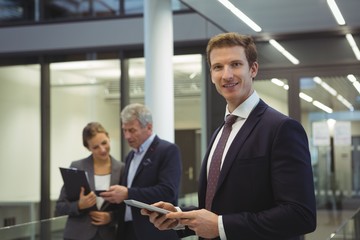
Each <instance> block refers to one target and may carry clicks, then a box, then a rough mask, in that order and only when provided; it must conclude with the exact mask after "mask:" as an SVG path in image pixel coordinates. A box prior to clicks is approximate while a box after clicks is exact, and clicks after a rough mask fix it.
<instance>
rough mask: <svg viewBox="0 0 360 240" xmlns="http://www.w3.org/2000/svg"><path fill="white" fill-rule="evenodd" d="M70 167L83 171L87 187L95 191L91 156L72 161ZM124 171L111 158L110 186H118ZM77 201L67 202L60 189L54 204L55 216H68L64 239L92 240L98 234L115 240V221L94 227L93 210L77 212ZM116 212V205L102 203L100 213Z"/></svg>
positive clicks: (63, 190) (119, 163) (103, 237)
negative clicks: (91, 216) (86, 176)
mask: <svg viewBox="0 0 360 240" xmlns="http://www.w3.org/2000/svg"><path fill="white" fill-rule="evenodd" d="M70 167H72V168H77V169H81V170H85V171H86V172H87V174H88V180H89V185H90V188H91V190H92V191H95V180H94V161H93V157H92V155H90V156H89V157H87V158H85V159H82V160H78V161H74V162H72V163H71V165H70ZM123 171H124V164H123V163H121V162H120V161H117V160H115V159H114V158H113V157H111V179H110V186H111V185H116V184H119V181H120V178H121V174H122V172H123ZM77 204H78V201H71V202H70V201H68V200H67V197H66V193H65V189H64V186H63V187H62V188H61V192H60V196H59V199H58V200H57V202H56V213H55V215H57V216H60V215H68V219H67V222H66V226H65V229H64V238H65V239H77V240H85V239H92V238H93V237H94V236H95V234H96V233H97V232H98V233H99V234H100V236H101V237H102V239H109V240H115V239H116V220H115V219H114V221H112V222H111V223H109V224H107V225H104V226H95V225H93V224H91V218H90V216H89V214H88V213H89V211H91V210H94V209H86V210H81V211H79V210H78V207H77ZM117 210H118V205H117V204H109V203H108V202H104V203H103V205H102V207H101V209H100V211H110V212H112V215H114V216H116V215H117V214H114V212H115V211H117Z"/></svg>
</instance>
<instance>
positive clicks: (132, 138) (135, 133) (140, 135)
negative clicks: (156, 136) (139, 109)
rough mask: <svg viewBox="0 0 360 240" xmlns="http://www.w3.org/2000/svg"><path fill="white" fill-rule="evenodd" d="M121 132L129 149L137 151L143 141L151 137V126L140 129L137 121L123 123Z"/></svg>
mask: <svg viewBox="0 0 360 240" xmlns="http://www.w3.org/2000/svg"><path fill="white" fill-rule="evenodd" d="M122 130H123V133H124V137H125V139H126V141H127V142H128V143H129V145H130V147H132V148H134V149H139V147H140V146H141V144H143V143H144V142H145V140H146V139H148V138H149V137H150V136H151V133H152V125H151V124H147V125H146V126H145V127H141V124H140V122H139V120H137V119H135V120H133V121H130V122H127V123H123V124H122Z"/></svg>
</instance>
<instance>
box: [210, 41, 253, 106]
mask: <svg viewBox="0 0 360 240" xmlns="http://www.w3.org/2000/svg"><path fill="white" fill-rule="evenodd" d="M210 62H211V66H210V74H211V81H212V82H213V83H214V84H215V87H216V90H217V91H218V92H219V94H220V95H222V96H223V97H224V98H225V100H226V102H227V103H228V105H229V111H233V110H234V109H235V108H236V107H237V106H239V105H240V104H241V103H242V102H244V101H245V100H246V99H247V98H248V97H249V96H250V95H251V93H252V92H253V78H254V77H255V76H256V74H257V71H258V63H257V62H255V63H254V64H253V65H252V66H249V63H248V61H247V59H246V55H245V51H244V48H243V47H241V46H234V47H223V48H215V49H213V50H212V51H211V52H210Z"/></svg>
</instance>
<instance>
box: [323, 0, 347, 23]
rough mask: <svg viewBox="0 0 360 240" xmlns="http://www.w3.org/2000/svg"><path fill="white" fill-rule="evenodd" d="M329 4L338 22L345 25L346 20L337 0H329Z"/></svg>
mask: <svg viewBox="0 0 360 240" xmlns="http://www.w3.org/2000/svg"><path fill="white" fill-rule="evenodd" d="M327 4H328V5H329V7H330V10H331V12H332V14H333V15H334V17H335V19H336V22H337V23H338V24H339V25H345V20H344V18H343V16H342V15H341V12H340V10H339V8H338V6H337V4H336V2H335V0H327Z"/></svg>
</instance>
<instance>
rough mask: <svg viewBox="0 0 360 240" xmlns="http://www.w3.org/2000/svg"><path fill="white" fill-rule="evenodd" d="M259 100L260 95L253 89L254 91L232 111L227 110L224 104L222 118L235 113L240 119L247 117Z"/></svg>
mask: <svg viewBox="0 0 360 240" xmlns="http://www.w3.org/2000/svg"><path fill="white" fill-rule="evenodd" d="M259 101H260V97H259V95H258V94H257V92H256V91H255V90H254V92H253V93H252V94H251V95H250V97H248V98H247V99H246V100H245V101H244V102H243V103H242V104H240V105H239V106H237V108H235V110H234V111H233V112H232V113H230V112H229V110H228V107H227V106H226V111H225V117H224V119H226V116H227V115H228V114H233V115H236V116H238V117H240V118H242V119H246V118H248V117H249V115H250V113H251V111H252V110H253V109H254V108H255V106H256V105H257V104H258V103H259Z"/></svg>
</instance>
